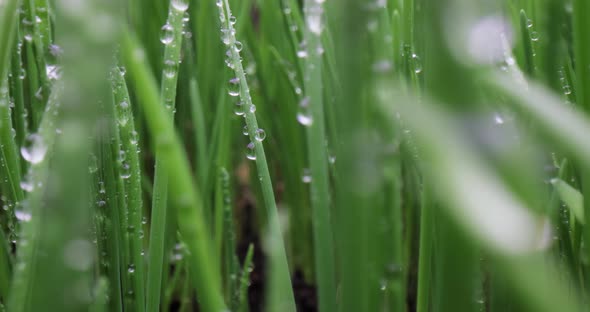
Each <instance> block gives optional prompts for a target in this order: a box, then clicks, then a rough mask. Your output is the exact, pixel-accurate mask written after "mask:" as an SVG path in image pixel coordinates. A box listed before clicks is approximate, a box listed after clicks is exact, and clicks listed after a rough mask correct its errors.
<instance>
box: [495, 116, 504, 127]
mask: <svg viewBox="0 0 590 312" xmlns="http://www.w3.org/2000/svg"><path fill="white" fill-rule="evenodd" d="M494 123H495V124H497V125H501V124H504V118H502V116H500V114H494Z"/></svg>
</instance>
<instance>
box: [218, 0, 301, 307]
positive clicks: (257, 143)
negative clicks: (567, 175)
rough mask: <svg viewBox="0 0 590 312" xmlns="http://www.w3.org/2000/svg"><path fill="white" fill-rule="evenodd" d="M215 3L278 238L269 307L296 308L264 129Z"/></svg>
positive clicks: (229, 28) (226, 16) (224, 5)
mask: <svg viewBox="0 0 590 312" xmlns="http://www.w3.org/2000/svg"><path fill="white" fill-rule="evenodd" d="M217 4H218V7H219V9H220V14H221V15H220V16H223V18H222V23H223V26H222V32H223V34H222V37H223V38H222V40H223V41H224V43H225V44H226V46H227V47H228V54H229V55H228V59H229V62H230V63H231V65H232V69H233V70H234V71H235V74H236V77H235V78H234V79H235V81H230V85H231V84H233V85H238V87H239V91H233V92H236V93H233V94H230V95H232V96H236V95H239V97H240V100H241V101H242V103H241V105H240V106H243V108H241V109H243V110H244V111H243V116H244V118H245V121H246V127H247V129H248V136H249V138H250V143H249V144H248V147H247V149H248V150H249V151H248V152H247V153H249V154H251V156H249V158H251V159H255V160H256V167H257V170H258V176H259V179H260V185H261V188H262V195H263V196H262V197H263V198H264V206H265V207H266V212H267V217H268V228H269V232H270V233H272V234H271V235H278V237H275V238H274V239H273V240H274V241H273V244H272V247H271V249H269V251H270V252H272V253H273V255H272V256H270V257H271V258H274V259H275V260H276V261H274V262H273V261H271V262H273V263H274V264H275V265H276V267H274V268H272V269H271V272H272V273H271V275H272V274H276V275H278V277H276V278H277V280H280V282H279V283H278V284H271V285H274V287H280V288H279V289H275V290H276V293H275V294H276V295H277V296H280V298H276V301H275V303H276V304H278V305H279V306H274V305H273V307H274V308H279V309H281V310H283V311H296V308H295V299H294V296H293V289H292V288H291V276H290V272H289V265H288V262H287V254H286V250H285V246H284V241H283V238H282V236H283V234H282V233H283V232H282V231H281V225H280V222H279V215H278V210H277V205H276V201H275V196H274V191H273V187H272V182H271V179H270V173H269V170H268V163H267V161H266V154H265V152H264V146H263V144H262V140H264V137H265V136H266V134H265V132H264V130H262V129H260V128H259V127H258V121H257V119H256V114H255V111H256V106H254V104H253V103H252V97H251V95H250V89H249V87H248V81H247V80H246V74H245V71H244V68H243V67H242V60H241V56H240V51H241V45H242V44H241V43H237V40H236V37H235V29H234V27H233V23H234V22H232V20H235V17H233V16H232V14H231V10H230V6H229V2H228V1H227V0H223V1H221V0H220V1H218V3H217ZM234 79H232V80H234ZM230 87H231V86H230ZM230 92H232V91H230ZM252 154H253V155H252ZM273 278H274V277H273Z"/></svg>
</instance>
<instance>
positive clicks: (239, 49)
mask: <svg viewBox="0 0 590 312" xmlns="http://www.w3.org/2000/svg"><path fill="white" fill-rule="evenodd" d="M234 44H235V50H236V52H240V51H242V43H241V42H240V41H236V42H235V43H234Z"/></svg>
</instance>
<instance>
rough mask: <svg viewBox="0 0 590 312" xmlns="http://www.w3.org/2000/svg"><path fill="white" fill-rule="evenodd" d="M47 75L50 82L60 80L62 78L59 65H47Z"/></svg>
mask: <svg viewBox="0 0 590 312" xmlns="http://www.w3.org/2000/svg"><path fill="white" fill-rule="evenodd" d="M45 74H46V75H47V78H48V79H49V80H59V78H60V77H61V69H60V68H59V67H58V66H57V65H49V64H48V65H46V66H45Z"/></svg>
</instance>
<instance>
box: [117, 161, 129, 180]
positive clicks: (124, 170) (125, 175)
mask: <svg viewBox="0 0 590 312" xmlns="http://www.w3.org/2000/svg"><path fill="white" fill-rule="evenodd" d="M120 176H121V179H123V180H126V179H129V178H130V177H131V168H130V166H129V164H128V163H123V164H121V175H120Z"/></svg>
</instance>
